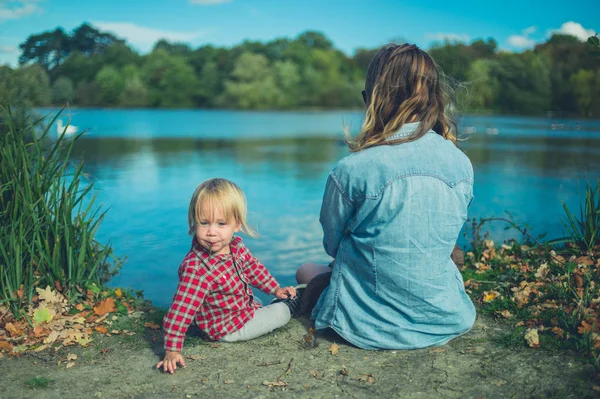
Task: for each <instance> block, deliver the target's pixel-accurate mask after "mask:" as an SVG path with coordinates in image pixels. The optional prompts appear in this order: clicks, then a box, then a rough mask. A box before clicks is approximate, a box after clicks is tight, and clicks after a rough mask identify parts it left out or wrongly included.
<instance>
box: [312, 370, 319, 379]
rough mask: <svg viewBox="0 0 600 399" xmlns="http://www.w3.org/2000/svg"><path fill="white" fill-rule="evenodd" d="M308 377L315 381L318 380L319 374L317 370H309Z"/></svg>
mask: <svg viewBox="0 0 600 399" xmlns="http://www.w3.org/2000/svg"><path fill="white" fill-rule="evenodd" d="M310 375H311V376H313V377H314V378H316V379H317V380H318V379H319V372H318V371H317V370H310Z"/></svg>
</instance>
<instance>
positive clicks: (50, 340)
mask: <svg viewBox="0 0 600 399" xmlns="http://www.w3.org/2000/svg"><path fill="white" fill-rule="evenodd" d="M58 335H59V333H58V331H56V330H52V331H50V334H49V335H48V337H47V338H46V339H44V343H45V344H51V343H53V342H54V341H56V339H57V338H58Z"/></svg>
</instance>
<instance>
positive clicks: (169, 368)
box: [156, 351, 185, 374]
mask: <svg viewBox="0 0 600 399" xmlns="http://www.w3.org/2000/svg"><path fill="white" fill-rule="evenodd" d="M177 363H179V364H181V367H185V360H183V356H181V353H179V352H171V351H167V352H166V353H165V358H164V359H163V360H161V361H160V362H158V364H157V365H156V368H157V369H159V368H161V366H162V368H163V371H164V372H165V373H166V372H169V373H171V374H173V373H174V372H175V370H176V369H177Z"/></svg>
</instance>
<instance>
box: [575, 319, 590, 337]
mask: <svg viewBox="0 0 600 399" xmlns="http://www.w3.org/2000/svg"><path fill="white" fill-rule="evenodd" d="M590 331H592V325H591V324H588V323H586V322H585V320H582V321H581V326H580V327H577V332H578V333H579V334H581V335H583V334H585V333H589V332H590Z"/></svg>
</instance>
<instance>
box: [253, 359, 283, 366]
mask: <svg viewBox="0 0 600 399" xmlns="http://www.w3.org/2000/svg"><path fill="white" fill-rule="evenodd" d="M274 364H281V360H275V361H274V362H263V363H258V364H257V366H272V365H274Z"/></svg>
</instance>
